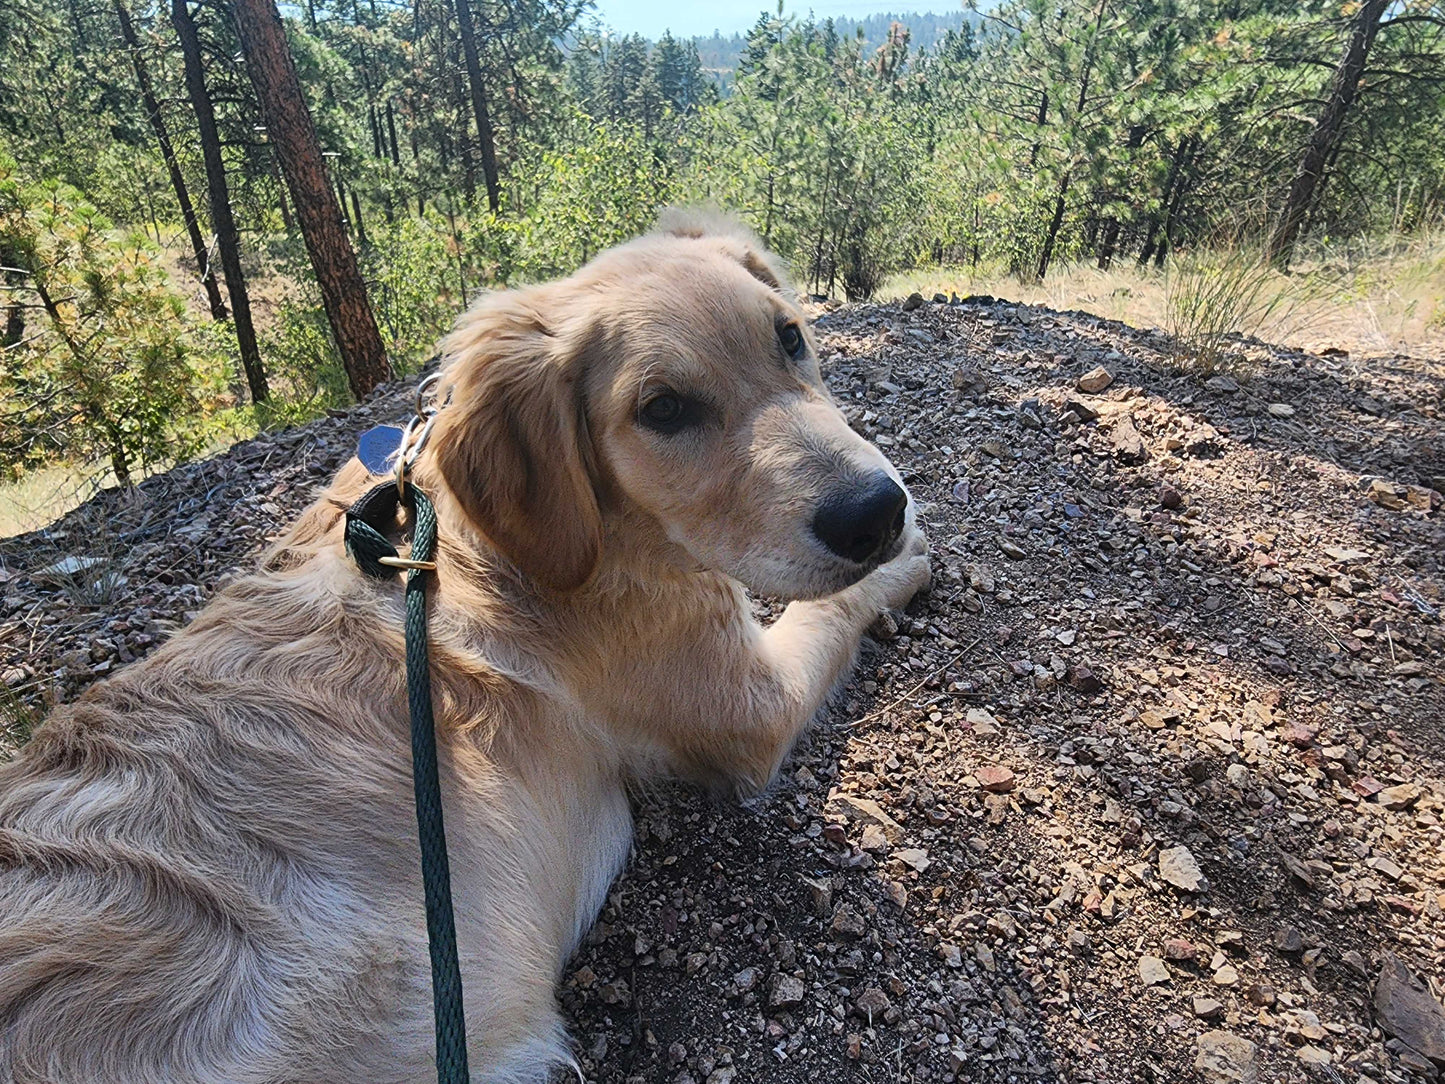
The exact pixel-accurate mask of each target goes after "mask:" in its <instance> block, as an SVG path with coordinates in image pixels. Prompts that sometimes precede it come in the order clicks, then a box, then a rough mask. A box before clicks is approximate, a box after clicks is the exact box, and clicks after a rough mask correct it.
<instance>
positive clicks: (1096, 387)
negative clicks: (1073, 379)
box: [1077, 365, 1114, 395]
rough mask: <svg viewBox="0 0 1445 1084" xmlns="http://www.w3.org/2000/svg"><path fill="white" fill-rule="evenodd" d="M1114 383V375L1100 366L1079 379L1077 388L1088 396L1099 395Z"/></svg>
mask: <svg viewBox="0 0 1445 1084" xmlns="http://www.w3.org/2000/svg"><path fill="white" fill-rule="evenodd" d="M1112 383H1114V374H1113V373H1111V372H1109V370H1108V369H1106V368H1104V367H1103V366H1102V365H1100V366H1099V367H1098V368H1095V369H1090V370H1089V371H1088V372H1087V373H1085V374H1084V375H1083V376H1081V377H1079V382H1078V384H1077V387H1078V389H1079V390H1080V391H1081V392H1083V393H1084V394H1086V395H1098V394H1099V392H1101V391H1103V390H1104V389H1105V388H1107V387H1108V386H1109V385H1110V384H1112Z"/></svg>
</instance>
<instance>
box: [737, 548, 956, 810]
mask: <svg viewBox="0 0 1445 1084" xmlns="http://www.w3.org/2000/svg"><path fill="white" fill-rule="evenodd" d="M928 579H929V568H928V547H927V543H926V542H925V540H924V536H923V532H922V531H920V530H918V529H917V528H916V527H912V526H910V527H909V529H908V534H907V535H906V536H905V539H904V545H903V549H902V551H901V552H900V553H899V555H898V556H897V557H895V558H894V559H893V560H892V561H889V562H888V563H887V564H885V565H882V566H880V567H879V568H877V569H875V570H874V571H873V572H871V573H870V574H869V575H868V576H866V577H864V578H863V579H862V580H860V581H859V582H858V583H856V584H854V585H853V586H852V587H849V588H846V589H845V590H843V591H840V592H839V593H838V594H836V595H831V596H829V597H827V598H822V599H817V600H814V601H807V602H793V603H790V604H789V605H788V607H787V609H785V610H784V611H783V614H782V616H781V617H779V618H778V620H777V621H775V622H774V623H773V624H772V625H771V626H769V627H768V628H766V629H763V630H760V631H759V634H758V635H757V637H756V638H755V641H754V644H755V657H754V658H753V660H752V666H751V667H750V669H751V678H752V680H751V681H750V683H749V684H750V685H751V687H750V688H749V689H748V690H747V696H746V697H745V698H743V699H742V701H741V704H740V706H742V707H743V709H744V710H745V711H747V713H748V715H749V716H750V718H748V719H736V720H735V721H734V724H733V726H730V727H727V728H726V730H725V731H724V732H723V733H722V734H719V735H717V736H718V737H722V738H723V739H724V740H723V743H722V745H723V748H721V749H716V748H715V749H714V750H712V751H711V752H712V753H713V754H714V757H716V758H717V759H718V760H724V761H725V762H724V763H721V764H719V763H717V762H716V760H715V761H714V765H713V766H714V767H715V768H721V769H722V771H723V773H724V774H725V775H727V776H728V777H729V778H730V779H731V781H732V782H733V783H734V784H735V786H736V787H737V789H738V790H740V791H743V792H756V791H758V790H761V789H762V788H763V787H765V786H766V785H767V784H768V782H769V781H770V780H771V779H772V777H773V774H774V773H775V772H776V771H777V770H778V766H779V765H780V764H781V763H782V761H783V758H784V757H785V756H787V754H788V752H789V750H791V749H792V747H793V744H794V743H795V742H796V741H797V739H798V735H799V734H801V733H802V731H803V729H804V728H805V727H806V726H807V725H808V723H809V722H811V721H812V719H813V717H814V716H815V715H816V714H817V713H818V709H819V708H820V707H822V705H823V701H824V700H825V699H826V698H827V696H828V694H829V693H830V692H831V691H832V690H833V688H834V686H836V685H837V684H838V682H839V681H841V680H842V679H843V678H844V677H846V676H847V674H848V672H849V671H850V670H851V669H852V665H853V659H854V656H855V654H856V652H857V649H858V643H859V641H860V639H861V638H862V636H863V633H864V631H865V630H866V629H867V628H868V626H869V625H870V624H872V622H873V621H874V619H875V618H877V616H878V615H879V614H880V613H882V612H883V611H885V610H889V609H901V608H902V607H904V606H906V605H907V604H908V601H909V600H910V599H911V598H913V596H914V595H915V594H917V593H918V591H920V590H921V589H922V588H924V587H925V586H927V584H928ZM718 754H721V756H718Z"/></svg>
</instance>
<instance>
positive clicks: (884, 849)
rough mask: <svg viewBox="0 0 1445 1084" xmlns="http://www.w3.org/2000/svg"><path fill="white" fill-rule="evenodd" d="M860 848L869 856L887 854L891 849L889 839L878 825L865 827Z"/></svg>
mask: <svg viewBox="0 0 1445 1084" xmlns="http://www.w3.org/2000/svg"><path fill="white" fill-rule="evenodd" d="M858 846H859V847H861V848H862V849H863V850H865V851H867V852H868V853H869V854H887V853H888V851H889V849H890V844H889V842H888V837H887V836H885V835H884V834H883V829H882V828H879V827H878V825H876V824H865V825H864V826H863V838H862V839H861V840H860V841H859V843H858Z"/></svg>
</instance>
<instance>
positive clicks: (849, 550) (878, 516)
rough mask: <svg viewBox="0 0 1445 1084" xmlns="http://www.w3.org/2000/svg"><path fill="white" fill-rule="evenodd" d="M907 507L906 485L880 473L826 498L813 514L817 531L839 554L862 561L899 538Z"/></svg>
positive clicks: (814, 529)
mask: <svg viewBox="0 0 1445 1084" xmlns="http://www.w3.org/2000/svg"><path fill="white" fill-rule="evenodd" d="M907 507H908V494H907V493H905V492H903V487H902V486H900V485H899V484H898V483H897V482H895V481H894V480H893V479H892V478H890V477H888V475H886V474H883V473H881V472H880V473H878V474H875V475H874V476H873V477H872V478H870V479H869V480H868V481H867V482H866V483H864V484H863V485H861V486H859V487H858V488H857V489H850V490H847V491H845V492H841V493H834V494H832V495H831V496H829V497H827V498H825V499H824V501H823V503H822V504H820V505H819V506H818V511H817V513H816V514H815V515H814V516H813V533H814V534H815V535H817V536H818V540H819V541H820V542H822V543H823V545H825V546H827V547H828V548H829V549H830V550H832V551H833V552H834V553H836V554H837V555H838V556H839V557H846V558H848V560H850V561H857V562H858V563H859V564H862V563H863V562H865V561H870V560H872V559H874V558H876V557H878V556H879V555H880V554H882V553H883V552H885V551H886V550H887V549H888V547H889V546H891V545H892V544H893V543H894V542H895V541H897V539H898V536H899V535H900V534H902V533H903V511H904V509H905V508H907Z"/></svg>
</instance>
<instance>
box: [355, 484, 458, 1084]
mask: <svg viewBox="0 0 1445 1084" xmlns="http://www.w3.org/2000/svg"><path fill="white" fill-rule="evenodd" d="M398 507H400V508H406V509H409V510H410V511H411V512H412V515H413V521H414V525H413V529H412V543H411V554H410V556H409V558H408V559H407V561H406V562H400V561H399V560H398V558H397V552H396V547H395V546H393V545H392V544H391V543H390V542H388V541H387V539H386V534H387V532H388V531H390V530H394V529H395V528H396V515H397V509H398ZM436 541H437V514H436V509H435V508H433V507H432V503H431V501H430V500H429V499H428V498H427V495H426V494H425V493H423V492H422V491H421V490H419V489H417V487H416V486H414V485H407V486H406V487H405V489H404V491H401V490H400V487H398V486H397V484H396V482H394V481H391V482H384V483H383V484H381V485H379V486H377V487H376V488H374V489H372V490H371V491H370V492H368V493H367V494H366V495H365V496H364V497H362V498H361V499H360V500H359V501H357V502H356V503H355V504H354V505H352V506H351V507H350V508H349V509H347V511H346V552H347V553H349V554H351V557H352V559H353V560H354V561H355V562H356V563H357V565H358V566H359V567H360V568H361V571H362V572H364V573H365V574H366V575H368V576H371V577H374V578H376V579H385V578H387V577H389V576H391V575H392V574H393V573H395V572H396V571H397V569H398V567H405V566H406V565H407V564H418V565H425V566H427V567H424V568H415V567H413V568H410V569H409V570H408V571H407V576H406V692H407V704H408V707H409V708H410V710H411V764H412V771H411V774H412V787H413V789H414V790H415V792H416V824H417V834H418V836H419V837H420V839H421V877H422V885H423V888H424V891H425V893H426V930H427V940H428V943H429V946H430V949H431V986H432V1008H433V1011H434V1012H435V1014H436V1043H437V1081H438V1084H468V1081H469V1080H470V1076H469V1074H468V1070H467V1023H466V1019H465V1017H464V1016H463V1015H462V973H461V967H460V965H459V964H458V962H457V929H456V922H455V919H454V918H453V915H452V873H451V865H450V863H449V862H448V861H447V835H446V829H445V826H444V825H443V824H442V792H441V780H440V777H439V774H438V772H437V743H436V723H435V721H434V720H433V719H432V707H431V670H430V667H429V665H428V662H427V643H426V577H427V575H428V574H429V573H430V572H431V571H432V569H433V568H435V566H434V565H431V561H432V558H433V556H434V554H435V552H436ZM387 561H396V562H398V563H397V564H389V563H386V562H387Z"/></svg>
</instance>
